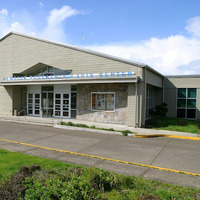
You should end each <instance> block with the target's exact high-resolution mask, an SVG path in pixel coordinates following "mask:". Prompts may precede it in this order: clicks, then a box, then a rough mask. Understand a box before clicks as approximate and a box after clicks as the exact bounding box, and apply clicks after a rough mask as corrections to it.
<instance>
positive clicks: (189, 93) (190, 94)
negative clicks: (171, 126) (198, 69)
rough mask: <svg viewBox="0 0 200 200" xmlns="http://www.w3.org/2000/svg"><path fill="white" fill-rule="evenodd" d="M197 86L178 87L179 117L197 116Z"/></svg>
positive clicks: (191, 117) (192, 117)
mask: <svg viewBox="0 0 200 200" xmlns="http://www.w3.org/2000/svg"><path fill="white" fill-rule="evenodd" d="M196 98H197V89H196V88H178V92H177V117H178V118H189V119H195V118H196V103H197V99H196Z"/></svg>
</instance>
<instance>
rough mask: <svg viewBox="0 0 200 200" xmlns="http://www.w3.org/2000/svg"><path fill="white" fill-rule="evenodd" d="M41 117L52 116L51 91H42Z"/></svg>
mask: <svg viewBox="0 0 200 200" xmlns="http://www.w3.org/2000/svg"><path fill="white" fill-rule="evenodd" d="M42 111H43V117H52V116H53V92H42Z"/></svg>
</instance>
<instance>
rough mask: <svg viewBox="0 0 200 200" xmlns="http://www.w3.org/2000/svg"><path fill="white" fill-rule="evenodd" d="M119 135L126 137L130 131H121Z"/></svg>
mask: <svg viewBox="0 0 200 200" xmlns="http://www.w3.org/2000/svg"><path fill="white" fill-rule="evenodd" d="M121 133H122V134H123V136H128V134H129V133H132V132H131V131H130V130H123V131H121Z"/></svg>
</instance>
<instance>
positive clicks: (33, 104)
mask: <svg viewBox="0 0 200 200" xmlns="http://www.w3.org/2000/svg"><path fill="white" fill-rule="evenodd" d="M27 96H28V98H27V101H28V103H27V107H28V108H27V110H28V115H34V116H40V93H28V94H27Z"/></svg>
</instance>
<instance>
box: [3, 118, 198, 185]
mask: <svg viewBox="0 0 200 200" xmlns="http://www.w3.org/2000/svg"><path fill="white" fill-rule="evenodd" d="M0 139H7V140H12V141H17V142H24V143H29V144H33V145H39V146H44V147H49V148H54V149H60V150H67V151H72V152H78V153H83V154H89V155H95V156H101V157H106V158H112V159H117V160H122V161H128V162H134V163H140V164H147V165H152V166H158V167H163V168H169V169H174V170H180V171H186V172H193V173H198V174H200V141H192V140H180V139H172V138H133V137H125V136H117V135H106V134H100V133H91V132H86V131H71V130H62V129H54V128H52V127H48V126H37V125H30V124H19V123H14V122H3V121H0ZM0 149H7V150H11V151H16V152H22V153H25V154H29V155H35V156H40V157H45V158H50V159H55V160H60V161H64V162H68V163H75V164H81V165H86V166H94V165H95V166H97V167H99V168H103V169H107V170H110V171H114V172H117V173H120V174H124V175H133V176H142V177H144V178H147V179H153V180H159V181H162V182H168V183H172V184H177V185H182V186H187V187H194V188H200V177H199V176H192V175H186V174H181V173H174V172H169V171H163V170H158V169H151V168H147V167H140V166H134V165H129V164H123V163H116V162H112V161H107V160H101V159H97V158H90V157H84V156H79V155H72V154H67V153H63V152H56V151H50V150H46V149H41V148H37V147H32V146H26V145H21V144H14V143H10V142H5V141H1V140H0Z"/></svg>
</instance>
